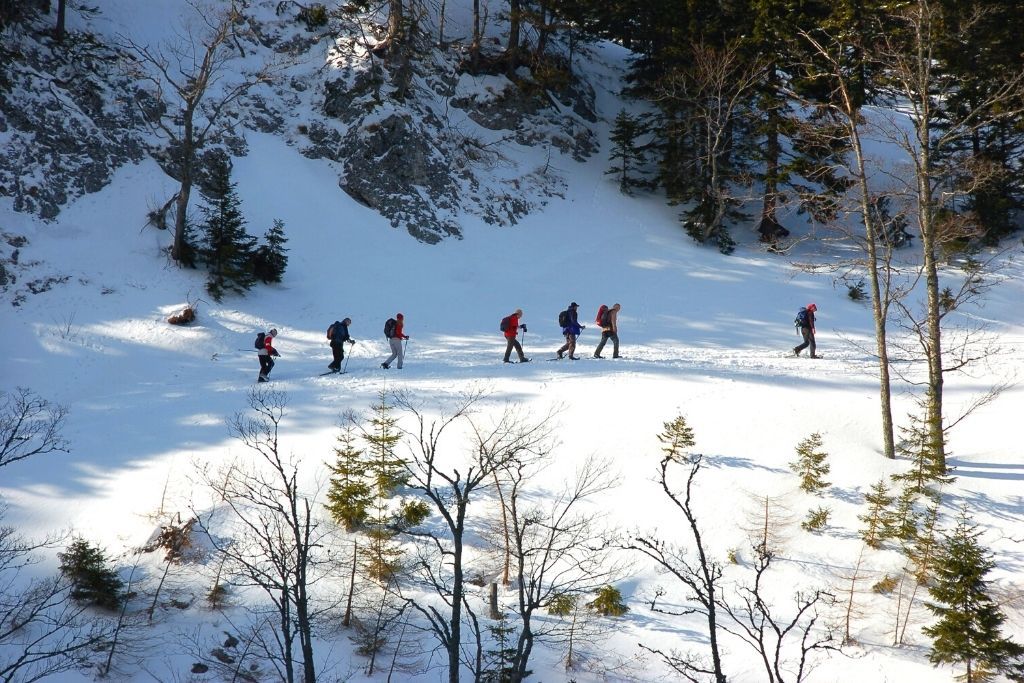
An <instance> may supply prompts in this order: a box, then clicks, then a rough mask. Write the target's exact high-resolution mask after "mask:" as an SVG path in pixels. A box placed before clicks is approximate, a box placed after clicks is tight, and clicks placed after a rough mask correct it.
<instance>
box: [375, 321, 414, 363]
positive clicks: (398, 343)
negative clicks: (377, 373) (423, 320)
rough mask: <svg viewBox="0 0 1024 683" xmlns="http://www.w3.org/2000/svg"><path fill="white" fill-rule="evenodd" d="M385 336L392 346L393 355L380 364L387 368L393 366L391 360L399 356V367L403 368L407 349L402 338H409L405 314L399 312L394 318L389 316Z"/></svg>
mask: <svg viewBox="0 0 1024 683" xmlns="http://www.w3.org/2000/svg"><path fill="white" fill-rule="evenodd" d="M384 336H385V337H386V338H387V340H388V345H389V346H390V347H391V356H390V357H389V358H388V359H387V360H386V361H384V362H383V363H381V364H380V366H381V367H382V368H384V369H385V370H387V369H388V368H390V367H391V361H393V360H395V359H396V358H397V359H398V369H399V370H401V369H402V363H403V362H404V361H405V349H404V348H403V347H402V340H403V339H408V338H409V335H407V334H406V333H405V316H404V315H402V314H401V313H398V314H397V315H395V317H394V318H388V320H387V322H385V323H384Z"/></svg>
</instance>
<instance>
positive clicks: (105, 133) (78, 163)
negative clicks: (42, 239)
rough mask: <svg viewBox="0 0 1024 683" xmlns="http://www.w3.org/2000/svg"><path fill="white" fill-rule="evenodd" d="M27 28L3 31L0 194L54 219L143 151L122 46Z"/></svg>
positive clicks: (17, 206)
mask: <svg viewBox="0 0 1024 683" xmlns="http://www.w3.org/2000/svg"><path fill="white" fill-rule="evenodd" d="M24 28H25V29H26V30H9V31H8V35H5V36H4V39H5V40H7V39H8V38H9V39H10V42H9V43H8V44H7V46H6V49H7V50H9V53H8V54H7V55H6V56H7V57H9V59H6V60H4V59H0V64H2V65H0V197H11V198H13V202H14V208H15V210H17V211H23V212H26V213H32V214H36V215H38V216H40V217H41V218H44V219H51V218H55V217H56V216H57V214H58V213H59V212H60V209H61V207H62V206H64V205H65V204H67V203H68V202H70V201H72V200H74V199H75V198H77V197H80V196H82V195H83V194H85V193H87V192H96V191H98V190H100V189H102V188H103V187H104V186H105V185H107V184H108V183H109V182H110V179H111V176H112V174H113V172H114V171H115V170H116V169H117V168H118V167H120V166H122V165H124V164H126V163H130V162H134V161H138V160H140V159H142V158H143V156H144V155H145V153H146V150H145V146H144V144H143V142H142V140H143V136H142V132H141V131H140V129H139V124H140V121H139V117H138V116H137V115H136V113H135V112H134V111H133V105H132V98H131V92H132V89H133V83H132V80H131V79H130V78H129V77H128V76H127V75H125V74H124V72H123V70H122V68H121V60H120V57H119V55H118V54H117V52H116V51H115V50H113V49H111V48H109V47H107V46H105V45H104V44H102V43H100V42H98V41H97V40H95V39H93V38H91V37H89V36H82V35H75V36H69V37H68V38H67V39H66V40H65V41H64V42H62V43H55V42H54V41H53V40H52V39H51V38H49V37H48V36H47V35H46V34H45V33H43V32H41V31H40V32H37V33H35V34H33V33H32V32H31V30H28V29H30V28H31V27H24ZM37 28H39V27H37Z"/></svg>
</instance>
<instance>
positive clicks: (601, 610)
mask: <svg viewBox="0 0 1024 683" xmlns="http://www.w3.org/2000/svg"><path fill="white" fill-rule="evenodd" d="M587 607H589V608H590V609H592V610H593V611H594V612H596V613H597V614H600V615H601V616H602V617H621V616H622V615H624V614H625V613H626V612H628V611H629V607H628V606H627V605H626V603H624V602H623V601H622V593H621V592H620V591H619V589H618V588H616V587H615V586H602V587H601V588H598V589H597V595H595V596H594V599H593V600H592V601H591V602H588V603H587Z"/></svg>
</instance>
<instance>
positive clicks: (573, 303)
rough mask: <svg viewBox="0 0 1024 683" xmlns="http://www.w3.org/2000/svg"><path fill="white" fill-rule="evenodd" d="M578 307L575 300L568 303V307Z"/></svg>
mask: <svg viewBox="0 0 1024 683" xmlns="http://www.w3.org/2000/svg"><path fill="white" fill-rule="evenodd" d="M579 307H580V305H579V304H578V303H576V302H575V301H573V302H572V303H571V304H569V308H579Z"/></svg>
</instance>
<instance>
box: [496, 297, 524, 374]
mask: <svg viewBox="0 0 1024 683" xmlns="http://www.w3.org/2000/svg"><path fill="white" fill-rule="evenodd" d="M522 317H523V309H521V308H517V309H516V310H515V311H513V312H512V313H511V314H510V315H508V316H507V317H506V318H505V319H504V320H502V321H501V326H502V330H503V331H504V333H505V362H506V363H511V362H512V361H510V360H509V356H511V355H512V349H515V350H516V353H518V354H519V362H520V363H529V362H530V359H529V358H527V357H526V356H524V355H523V347H522V346H521V345H520V344H519V340H518V339H516V335H517V334H519V329H520V328H522V330H523V334H526V325H520V324H519V319H520V318H522Z"/></svg>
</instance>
